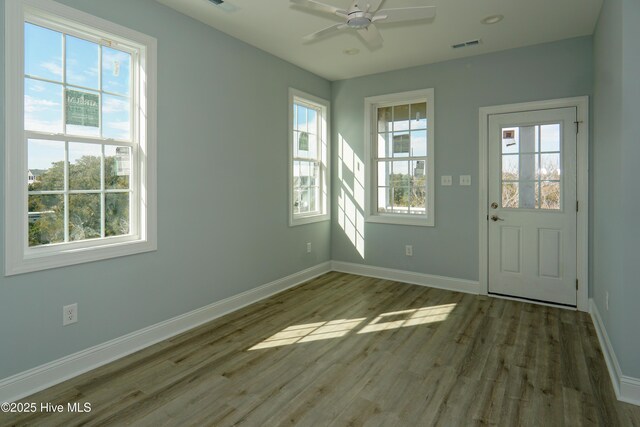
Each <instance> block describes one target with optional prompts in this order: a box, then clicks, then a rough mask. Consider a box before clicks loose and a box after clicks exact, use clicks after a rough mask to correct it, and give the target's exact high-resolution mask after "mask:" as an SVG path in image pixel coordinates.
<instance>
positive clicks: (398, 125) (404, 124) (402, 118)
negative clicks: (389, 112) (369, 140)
mask: <svg viewBox="0 0 640 427" xmlns="http://www.w3.org/2000/svg"><path fill="white" fill-rule="evenodd" d="M393 130H394V131H399V130H409V105H396V106H395V107H393Z"/></svg>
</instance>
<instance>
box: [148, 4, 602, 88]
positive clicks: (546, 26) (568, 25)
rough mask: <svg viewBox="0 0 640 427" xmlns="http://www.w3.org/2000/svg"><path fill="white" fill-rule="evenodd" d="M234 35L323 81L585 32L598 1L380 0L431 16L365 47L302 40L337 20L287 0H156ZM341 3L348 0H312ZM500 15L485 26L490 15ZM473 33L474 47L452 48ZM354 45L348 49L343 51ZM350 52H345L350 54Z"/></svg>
mask: <svg viewBox="0 0 640 427" xmlns="http://www.w3.org/2000/svg"><path fill="white" fill-rule="evenodd" d="M157 1H158V2H160V3H163V4H165V5H167V6H169V7H171V8H173V9H175V10H177V11H179V12H182V13H184V14H186V15H188V16H191V17H193V18H195V19H197V20H199V21H202V22H204V23H205V24H208V25H210V26H212V27H214V28H217V29H218V30H220V31H223V32H225V33H227V34H229V35H231V36H233V37H235V38H237V39H240V40H243V41H245V42H246V43H249V44H251V45H253V46H255V47H257V48H260V49H262V50H265V51H267V52H269V53H271V54H273V55H275V56H277V57H279V58H282V59H284V60H286V61H288V62H291V63H293V64H295V65H298V66H299V67H301V68H304V69H306V70H309V71H311V72H313V73H315V74H317V75H319V76H322V77H324V78H326V79H329V80H340V79H347V78H352V77H356V76H361V75H366V74H373V73H379V72H383V71H390V70H397V69H402V68H406V67H411V66H415V65H422V64H428V63H433V62H440V61H445V60H449V59H455V58H462V57H465V56H472V55H478V54H482V53H488V52H495V51H499V50H504V49H511V48H516V47H522V46H528V45H533V44H538V43H545V42H550V41H554V40H561V39H565V38H570V37H577V36H584V35H590V34H592V33H593V30H594V28H595V25H596V21H597V18H598V14H599V12H600V7H601V6H602V1H603V0H385V1H384V2H383V4H382V8H400V7H415V6H436V7H437V13H436V17H435V19H433V20H432V21H414V22H409V23H404V24H386V25H378V28H379V29H380V32H381V34H382V36H383V37H384V45H383V47H382V48H379V49H376V50H371V49H369V48H367V47H366V46H365V45H364V44H363V42H362V41H361V40H360V38H359V37H358V36H357V35H356V33H355V32H354V31H353V30H346V31H341V32H339V33H337V34H333V35H330V36H327V37H325V38H322V39H321V40H318V41H314V42H312V43H304V42H303V40H302V38H303V37H304V36H305V35H307V34H309V33H312V32H314V31H317V30H320V29H323V28H325V27H328V26H331V25H333V24H336V23H339V22H340V18H338V17H337V16H336V17H334V16H332V15H329V14H325V13H322V12H318V11H313V10H309V9H306V8H302V7H300V6H297V5H293V4H292V3H291V2H290V1H289V0H225V3H224V4H223V5H222V6H216V5H214V4H213V3H211V2H210V1H209V0H157ZM319 1H322V2H323V3H326V4H329V5H332V6H336V7H339V8H341V9H348V8H349V5H350V3H351V0H319ZM496 14H500V15H504V19H503V20H502V21H501V22H499V23H497V24H493V25H486V24H483V23H482V22H481V21H482V19H484V18H486V17H488V16H490V15H496ZM474 39H481V43H480V44H479V45H476V46H469V47H464V48H461V49H453V48H452V47H451V46H452V45H454V44H457V43H460V42H465V41H469V40H474ZM349 50H351V51H353V50H358V53H356V54H351V55H348V54H346V53H345V51H349ZM352 53H353V52H352Z"/></svg>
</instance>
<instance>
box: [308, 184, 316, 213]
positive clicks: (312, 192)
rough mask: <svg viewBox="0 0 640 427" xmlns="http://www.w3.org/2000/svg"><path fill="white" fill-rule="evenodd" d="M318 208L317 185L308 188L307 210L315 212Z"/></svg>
mask: <svg viewBox="0 0 640 427" xmlns="http://www.w3.org/2000/svg"><path fill="white" fill-rule="evenodd" d="M317 210H318V187H311V188H310V189H309V211H311V212H316V211H317Z"/></svg>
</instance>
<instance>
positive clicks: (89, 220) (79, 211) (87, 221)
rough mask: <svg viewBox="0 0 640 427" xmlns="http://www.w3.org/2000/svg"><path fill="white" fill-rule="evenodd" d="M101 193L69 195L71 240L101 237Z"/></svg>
mask: <svg viewBox="0 0 640 427" xmlns="http://www.w3.org/2000/svg"><path fill="white" fill-rule="evenodd" d="M100 222H101V221H100V194H70V195H69V240H72V241H73V240H86V239H95V238H98V237H100Z"/></svg>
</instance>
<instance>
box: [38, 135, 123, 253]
mask: <svg viewBox="0 0 640 427" xmlns="http://www.w3.org/2000/svg"><path fill="white" fill-rule="evenodd" d="M109 148H112V150H111V151H115V150H118V151H119V152H118V153H117V155H111V156H109V155H107V156H105V157H104V172H103V171H102V158H101V156H90V155H84V156H82V157H80V158H78V159H77V160H76V161H75V162H73V163H69V164H68V168H67V169H68V172H67V178H65V162H64V161H57V162H54V163H52V164H51V167H50V168H49V169H46V170H35V171H33V170H32V171H31V172H32V174H33V175H34V177H35V180H34V181H33V183H31V184H29V202H28V203H29V206H28V207H29V210H28V211H29V246H39V245H45V244H52V243H62V242H65V241H78V240H85V239H92V238H99V237H110V236H120V235H126V234H129V232H130V229H129V205H130V195H129V186H130V182H129V173H130V172H129V163H130V154H129V148H128V147H109ZM105 151H110V150H105ZM101 176H104V187H102V186H101V178H100V177H101ZM65 187H68V188H73V189H75V190H69V191H68V192H67V195H66V196H65V192H64V191H63V190H64V188H65ZM102 206H104V212H103V209H102ZM65 211H66V212H65ZM65 217H67V218H68V219H67V221H66V223H65ZM65 235H67V239H66V240H65Z"/></svg>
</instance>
